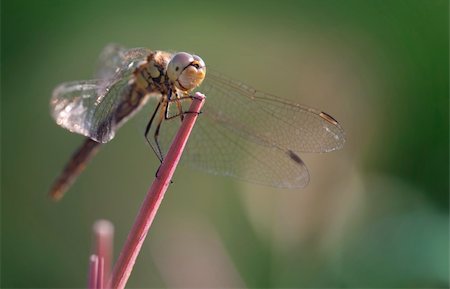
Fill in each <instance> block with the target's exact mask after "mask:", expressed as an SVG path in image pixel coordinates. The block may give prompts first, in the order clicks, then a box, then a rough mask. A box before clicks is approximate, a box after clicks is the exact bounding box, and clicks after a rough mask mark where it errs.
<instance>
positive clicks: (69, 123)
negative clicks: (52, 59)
mask: <svg viewBox="0 0 450 289" xmlns="http://www.w3.org/2000/svg"><path fill="white" fill-rule="evenodd" d="M100 82H101V81H100V80H85V81H74V82H66V83H62V84H60V85H59V86H57V87H56V88H55V89H54V90H53V95H52V98H51V100H50V110H51V115H52V117H53V118H54V119H55V121H56V123H57V124H58V125H60V126H62V127H63V128H65V129H68V130H69V131H71V132H74V133H78V134H81V135H84V136H87V137H90V132H91V128H90V125H91V124H90V123H89V122H88V121H87V120H88V115H89V114H90V110H92V109H94V108H95V100H96V99H97V89H98V87H99V85H100Z"/></svg>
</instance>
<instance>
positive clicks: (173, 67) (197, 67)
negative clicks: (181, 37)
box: [167, 52, 206, 92]
mask: <svg viewBox="0 0 450 289" xmlns="http://www.w3.org/2000/svg"><path fill="white" fill-rule="evenodd" d="M205 74H206V66H205V62H203V60H202V59H201V58H200V57H199V56H197V55H192V54H189V53H186V52H179V53H176V54H174V55H173V57H172V59H171V60H170V61H169V64H168V65H167V76H168V77H169V79H170V81H171V82H173V84H174V85H175V86H176V88H178V89H180V90H182V91H186V92H190V91H192V90H193V89H195V88H196V87H197V86H199V85H200V84H201V83H202V81H203V79H204V78H205Z"/></svg>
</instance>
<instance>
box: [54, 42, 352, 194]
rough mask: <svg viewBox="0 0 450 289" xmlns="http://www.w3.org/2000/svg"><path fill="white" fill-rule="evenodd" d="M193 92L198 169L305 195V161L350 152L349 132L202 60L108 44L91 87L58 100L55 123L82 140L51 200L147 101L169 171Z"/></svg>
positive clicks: (191, 157) (77, 84)
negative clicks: (201, 99) (198, 103)
mask: <svg viewBox="0 0 450 289" xmlns="http://www.w3.org/2000/svg"><path fill="white" fill-rule="evenodd" d="M196 91H199V92H202V93H203V94H205V95H206V96H207V100H206V102H205V105H204V107H203V111H202V114H201V118H200V119H199V121H198V122H197V124H196V127H195V128H194V132H193V133H192V134H191V136H190V139H189V141H188V144H187V147H186V150H185V152H184V154H183V156H182V162H183V163H185V164H188V165H190V166H191V167H194V168H197V169H200V170H203V171H207V172H209V173H212V174H216V175H223V176H231V177H235V178H238V179H242V180H246V181H249V182H253V183H257V184H262V185H268V186H272V187H278V188H303V187H305V186H306V185H307V184H308V183H309V180H310V175H309V172H308V169H307V167H306V165H305V163H304V162H303V160H302V159H301V157H300V155H299V154H300V153H323V152H331V151H334V150H337V149H341V148H342V147H343V146H344V143H345V133H344V130H343V128H342V127H341V125H340V124H339V123H338V121H337V120H336V119H335V118H333V117H332V116H331V115H329V114H327V113H325V112H323V111H320V110H316V109H313V108H310V107H306V106H303V105H300V104H297V103H294V102H291V101H288V100H285V99H283V98H280V97H278V96H276V95H272V94H269V93H265V92H262V91H259V90H256V89H254V88H252V87H251V86H249V85H246V84H244V83H242V82H240V81H236V80H233V79H231V78H229V77H227V76H224V75H222V74H220V73H218V72H216V71H213V70H212V69H208V74H206V65H205V62H204V61H203V60H202V59H201V58H200V57H199V56H197V55H194V54H190V53H186V52H178V53H170V52H165V51H158V50H155V51H153V50H150V49H148V48H125V47H123V46H121V45H118V44H110V45H107V46H106V47H105V48H104V49H103V51H102V52H101V54H100V57H99V61H98V67H97V72H96V74H95V77H94V79H91V80H81V81H72V82H66V83H62V84H60V85H58V86H57V87H56V88H55V89H54V91H53V94H52V97H51V100H50V111H51V115H52V117H53V118H54V120H55V121H56V123H57V124H58V125H59V126H61V127H63V128H65V129H67V130H69V131H71V132H73V133H78V134H80V135H83V136H84V137H85V140H84V142H83V144H82V145H81V146H80V148H79V149H78V150H77V151H76V152H75V153H74V154H73V155H72V157H71V158H70V160H69V162H68V163H67V164H66V166H65V168H64V169H63V171H62V172H61V174H60V175H59V177H58V178H57V179H56V181H55V182H54V184H53V186H52V187H51V189H50V196H51V197H52V198H53V199H55V200H58V199H60V198H61V197H62V196H63V195H64V193H65V192H66V191H67V190H68V189H69V188H70V186H71V185H72V184H73V182H74V181H75V180H76V178H77V177H78V176H79V174H80V173H81V172H82V171H83V170H84V168H85V167H86V165H87V163H88V162H89V161H90V160H91V158H92V157H93V156H94V155H95V154H96V153H97V152H98V150H99V148H100V147H101V146H102V144H104V143H107V142H109V141H111V140H112V139H113V138H114V137H115V134H116V132H117V130H118V129H119V128H120V127H121V126H122V125H123V124H124V123H126V122H127V121H128V120H129V119H130V118H131V117H133V116H134V115H135V114H136V113H137V112H138V111H139V110H141V109H142V108H143V107H144V106H145V105H146V103H147V102H148V100H149V99H156V105H155V109H154V110H153V113H152V114H149V121H148V124H147V126H146V129H145V133H144V135H145V139H146V140H147V142H148V143H149V145H150V147H151V148H152V150H153V151H154V153H155V154H156V156H157V157H158V159H159V161H161V162H162V161H163V159H164V156H165V154H166V153H167V149H168V145H169V144H170V141H171V138H172V136H173V134H174V131H175V130H176V129H177V127H178V126H179V125H180V121H179V120H181V121H183V117H184V116H185V114H186V113H189V111H187V110H186V108H185V104H186V103H189V102H190V100H192V97H193V96H192V95H193V94H194V93H195V92H196ZM177 119H179V120H178V121H177Z"/></svg>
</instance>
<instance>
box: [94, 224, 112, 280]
mask: <svg viewBox="0 0 450 289" xmlns="http://www.w3.org/2000/svg"><path fill="white" fill-rule="evenodd" d="M92 230H93V233H94V247H95V248H94V254H96V255H97V257H98V259H99V264H100V267H99V269H100V271H99V274H100V273H101V276H100V275H99V277H98V278H99V284H106V282H107V280H108V279H109V277H110V272H111V263H112V254H113V240H114V225H113V224H112V223H111V222H110V221H108V220H98V221H96V222H95V223H94V225H93V226H92ZM102 287H103V285H102ZM100 288H101V287H100Z"/></svg>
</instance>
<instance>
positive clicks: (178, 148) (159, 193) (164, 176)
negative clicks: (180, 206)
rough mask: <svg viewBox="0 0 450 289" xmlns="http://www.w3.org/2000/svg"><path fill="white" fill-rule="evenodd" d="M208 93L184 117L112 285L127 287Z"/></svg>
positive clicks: (145, 202)
mask: <svg viewBox="0 0 450 289" xmlns="http://www.w3.org/2000/svg"><path fill="white" fill-rule="evenodd" d="M204 98H205V96H204V95H203V94H201V93H198V92H197V93H196V94H195V97H194V99H193V101H192V104H191V106H190V108H189V111H190V112H192V113H188V114H186V115H185V117H184V120H183V122H182V124H181V127H180V129H179V130H178V133H177V135H176V136H175V139H174V141H173V142H172V145H171V146H170V149H169V151H168V153H167V155H166V157H165V158H164V161H163V162H162V164H161V167H160V168H159V171H158V176H157V177H156V178H155V180H154V181H153V184H152V186H151V187H150V189H149V191H148V193H147V196H146V197H145V199H144V202H143V204H142V206H141V209H140V211H139V214H138V216H137V218H136V221H135V223H134V225H133V228H132V229H131V232H130V233H129V235H128V238H127V241H126V243H125V245H124V247H123V249H122V251H121V253H120V256H119V259H118V260H117V262H116V264H115V266H114V269H113V273H112V275H111V279H110V280H111V281H110V284H109V285H110V286H108V287H109V288H114V289H115V288H125V285H126V283H127V281H128V278H129V276H130V274H131V271H132V270H133V266H134V263H135V262H136V258H137V256H138V254H139V251H140V249H141V247H142V243H143V242H144V239H145V237H146V236H147V233H148V230H149V228H150V225H151V224H152V222H153V219H154V218H155V215H156V212H157V211H158V208H159V205H160V204H161V201H162V199H163V197H164V193H165V192H166V190H167V188H168V187H169V184H170V181H171V179H172V176H173V173H174V171H175V168H176V166H177V164H178V162H179V160H180V157H181V154H182V152H183V149H184V147H185V145H186V142H187V140H188V137H189V134H190V133H191V131H192V128H193V127H194V123H195V120H196V119H197V116H198V113H199V112H200V109H201V108H202V106H203V103H204Z"/></svg>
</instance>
